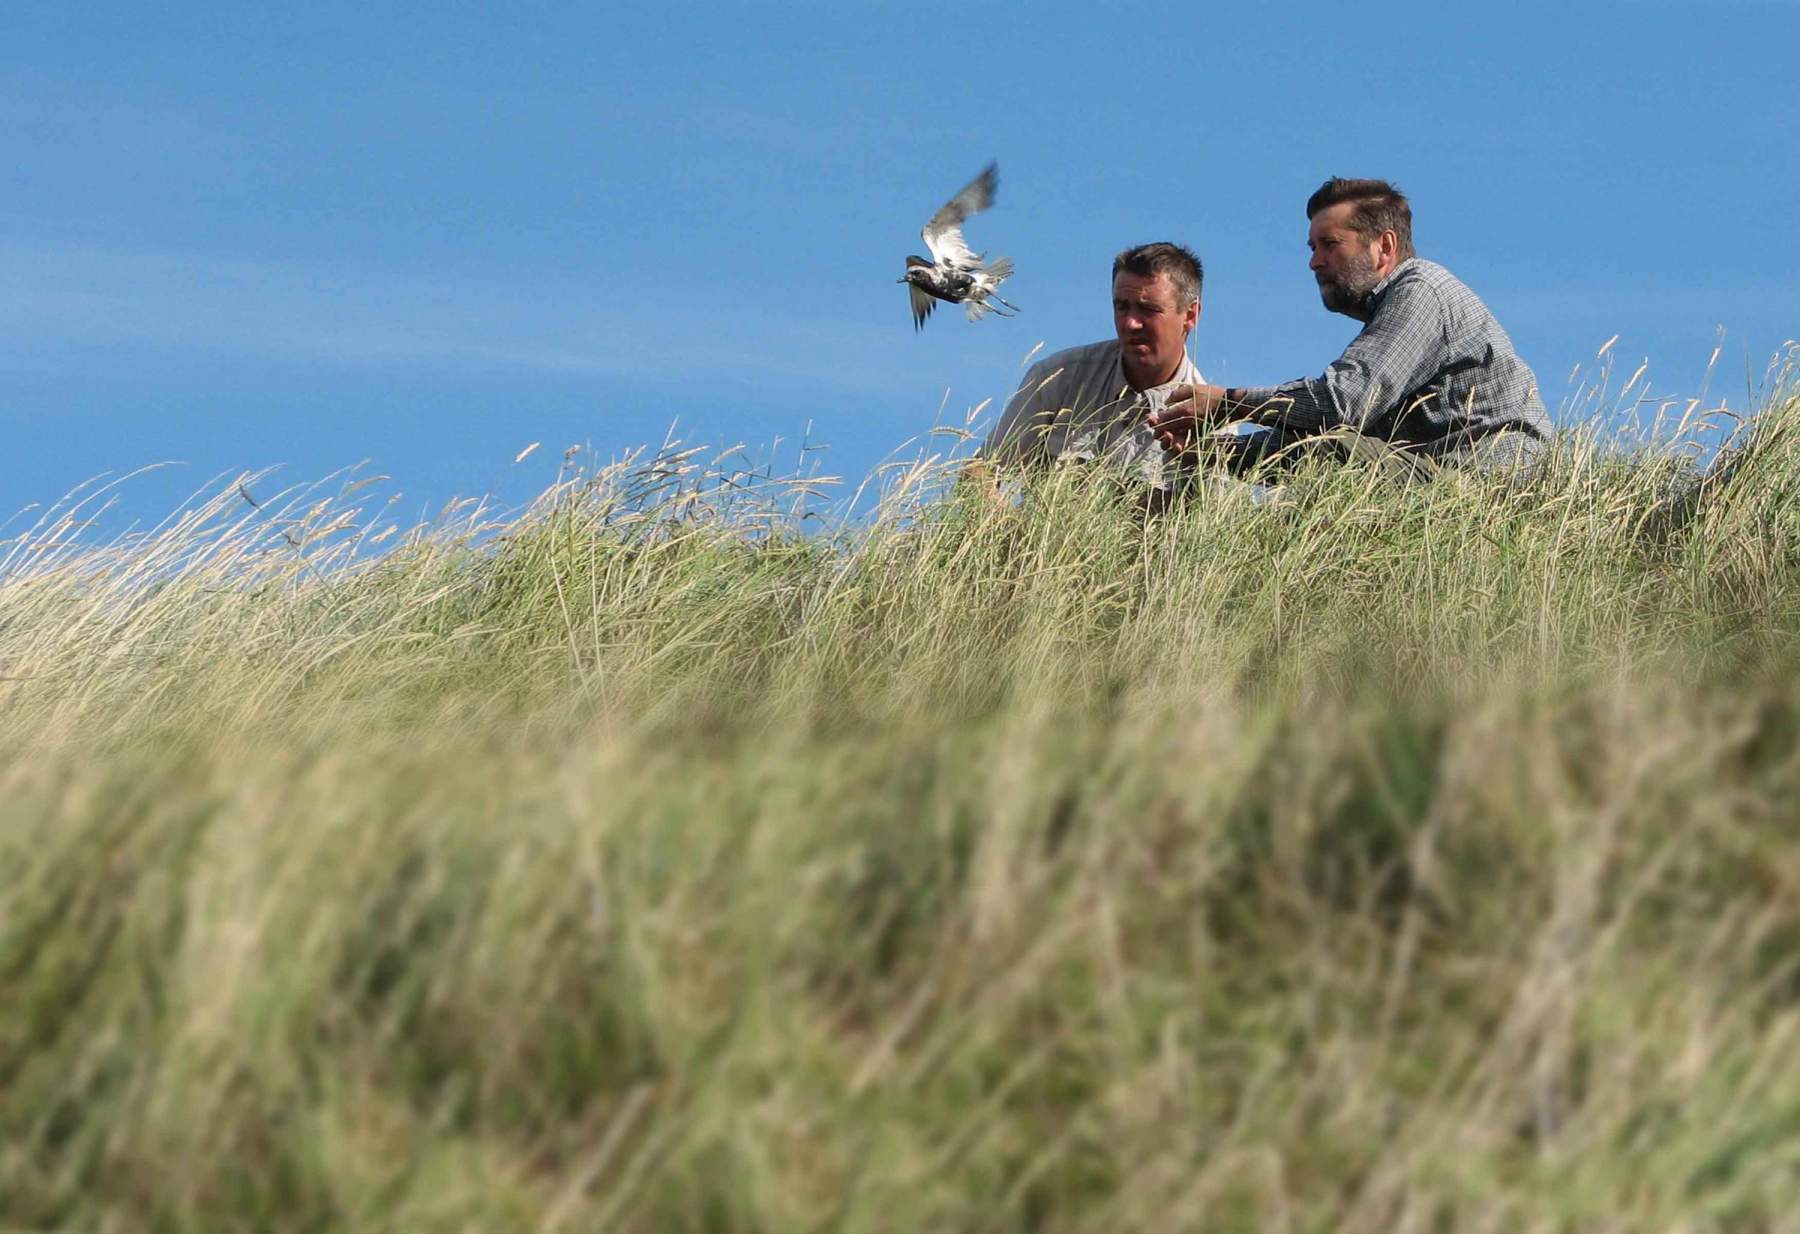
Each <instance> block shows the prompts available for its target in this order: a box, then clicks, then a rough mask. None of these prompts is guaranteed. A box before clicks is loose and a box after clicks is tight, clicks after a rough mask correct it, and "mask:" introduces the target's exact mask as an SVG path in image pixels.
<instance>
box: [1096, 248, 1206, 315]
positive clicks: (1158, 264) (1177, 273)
mask: <svg viewBox="0 0 1800 1234" xmlns="http://www.w3.org/2000/svg"><path fill="white" fill-rule="evenodd" d="M1121 271H1123V272H1124V273H1126V274H1135V275H1137V276H1138V277H1139V278H1142V279H1148V278H1155V277H1156V276H1157V275H1159V274H1166V275H1168V276H1169V281H1170V282H1171V283H1173V284H1175V301H1176V304H1177V305H1178V306H1179V307H1181V308H1186V307H1187V306H1188V305H1190V304H1192V303H1193V302H1194V301H1196V300H1198V299H1199V298H1200V283H1201V280H1202V279H1204V278H1205V277H1206V271H1204V270H1203V269H1201V267H1200V259H1199V258H1198V257H1196V256H1194V251H1193V250H1192V249H1190V248H1188V247H1187V246H1186V245H1181V244H1170V243H1169V242H1168V241H1166V240H1158V241H1157V242H1156V243H1155V244H1140V245H1138V246H1137V247H1136V248H1129V249H1126V250H1125V251H1124V252H1123V253H1120V254H1119V255H1118V256H1117V257H1115V258H1113V271H1112V272H1113V277H1114V278H1118V277H1119V274H1120V272H1121Z"/></svg>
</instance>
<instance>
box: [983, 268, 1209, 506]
mask: <svg viewBox="0 0 1800 1234" xmlns="http://www.w3.org/2000/svg"><path fill="white" fill-rule="evenodd" d="M1112 269H1113V275H1112V301H1113V331H1114V337H1113V338H1110V339H1106V340H1105V341H1103V342H1099V343H1089V344H1087V345H1086V346H1083V347H1071V348H1068V349H1067V350H1065V351H1059V352H1057V353H1055V354H1054V355H1052V356H1049V357H1047V358H1046V359H1043V360H1040V361H1039V362H1038V363H1037V364H1035V365H1033V366H1032V368H1031V371H1030V372H1028V373H1027V374H1026V375H1025V380H1024V381H1023V382H1022V383H1021V384H1020V386H1019V389H1018V392H1017V393H1015V394H1014V395H1013V396H1012V398H1011V399H1010V400H1009V401H1008V402H1007V404H1006V410H1005V411H1004V412H1002V413H1001V416H1000V420H999V423H997V424H996V425H995V426H994V429H993V431H992V432H991V433H989V434H988V439H987V444H986V445H985V446H983V447H982V450H981V457H982V458H983V459H985V460H988V461H989V462H993V463H1001V464H1005V463H1023V464H1032V463H1049V462H1056V463H1071V462H1096V461H1097V462H1100V463H1102V464H1103V465H1105V466H1108V467H1110V468H1113V469H1116V471H1117V472H1118V473H1119V474H1120V475H1121V476H1123V477H1125V478H1129V479H1135V480H1138V481H1141V482H1142V483H1144V484H1146V485H1148V486H1149V487H1150V488H1151V489H1153V490H1159V491H1161V492H1163V493H1167V492H1168V491H1170V490H1171V489H1173V488H1174V486H1175V482H1176V479H1177V476H1178V474H1179V471H1180V470H1181V469H1179V468H1178V466H1177V464H1176V462H1175V460H1173V459H1172V458H1171V457H1170V456H1169V454H1168V452H1167V451H1166V450H1165V449H1164V447H1163V444H1162V443H1161V442H1160V441H1158V439H1157V435H1156V433H1155V431H1154V430H1153V429H1152V428H1151V421H1150V417H1151V415H1152V414H1153V413H1155V412H1157V411H1159V410H1161V409H1162V408H1163V407H1164V406H1166V404H1167V402H1168V398H1169V395H1170V393H1171V392H1172V391H1174V390H1176V389H1187V388H1192V387H1196V386H1198V384H1199V383H1200V382H1201V381H1202V380H1203V379H1202V377H1201V376H1200V371H1199V370H1198V369H1197V368H1195V367H1194V362H1193V360H1191V359H1190V358H1189V357H1188V354H1187V340H1188V336H1189V335H1190V334H1192V333H1193V330H1194V326H1195V324H1196V323H1197V322H1198V321H1199V319H1200V285H1201V279H1202V277H1203V271H1202V269H1201V266H1200V259H1199V258H1197V257H1195V256H1194V254H1193V253H1192V252H1191V251H1189V250H1188V249H1186V248H1184V247H1183V246H1181V245H1179V244H1169V243H1156V244H1143V245H1139V246H1137V247H1136V248H1130V249H1126V250H1125V251H1124V252H1123V253H1120V254H1119V255H1118V256H1117V257H1115V258H1114V259H1113V267H1112Z"/></svg>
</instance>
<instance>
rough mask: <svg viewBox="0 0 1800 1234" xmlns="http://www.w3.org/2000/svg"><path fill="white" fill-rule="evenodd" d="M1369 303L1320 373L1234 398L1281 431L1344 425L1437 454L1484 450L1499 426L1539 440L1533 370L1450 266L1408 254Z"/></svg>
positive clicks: (1542, 436)
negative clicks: (1352, 334) (1363, 319)
mask: <svg viewBox="0 0 1800 1234" xmlns="http://www.w3.org/2000/svg"><path fill="white" fill-rule="evenodd" d="M1369 307H1370V309H1371V315H1370V317H1369V321H1368V324H1367V325H1366V326H1364V327H1363V330H1362V333H1361V334H1358V335H1357V336H1356V338H1355V340H1354V341H1352V342H1351V344H1350V346H1349V347H1348V348H1346V349H1345V351H1344V354H1343V355H1342V356H1341V357H1339V358H1338V359H1337V360H1336V361H1335V362H1333V363H1332V365H1331V367H1329V368H1327V369H1326V370H1325V375H1324V376H1322V377H1305V378H1301V379H1300V380H1298V381H1290V382H1286V383H1284V384H1282V385H1279V386H1265V387H1260V388H1252V389H1244V390H1239V391H1236V392H1235V394H1236V397H1237V399H1238V400H1239V401H1240V402H1241V403H1244V404H1248V405H1251V406H1255V407H1257V408H1259V410H1258V411H1257V412H1256V413H1255V415H1254V419H1256V420H1257V421H1258V422H1260V423H1262V424H1266V425H1269V426H1270V427H1272V428H1276V429H1279V430H1284V431H1285V433H1286V434H1288V435H1304V434H1311V433H1319V432H1325V431H1328V430H1330V429H1335V428H1349V429H1354V430H1356V431H1357V432H1360V433H1364V434H1366V435H1368V436H1371V437H1378V438H1381V439H1383V440H1386V441H1390V442H1393V443H1394V444H1395V445H1398V446H1403V447H1405V448H1407V449H1409V450H1412V451H1416V452H1418V453H1421V454H1425V455H1428V456H1433V457H1443V458H1445V459H1446V461H1455V456H1458V455H1463V454H1469V455H1479V454H1483V453H1486V452H1485V451H1481V450H1477V449H1476V444H1477V443H1478V442H1481V441H1482V440H1483V439H1484V438H1487V437H1491V436H1492V435H1493V434H1495V433H1499V432H1502V431H1505V430H1513V431H1515V432H1518V433H1523V434H1526V435H1527V437H1528V438H1529V439H1531V440H1530V442H1529V445H1530V446H1531V448H1530V449H1529V450H1527V451H1526V452H1525V453H1526V454H1527V455H1529V454H1535V453H1536V452H1537V450H1538V449H1541V445H1540V444H1539V443H1541V442H1542V441H1544V440H1546V439H1547V438H1548V437H1549V435H1550V419H1549V417H1548V416H1547V415H1545V414H1544V404H1543V402H1542V401H1541V400H1540V399H1539V397H1538V389H1537V379H1536V378H1535V377H1533V376H1532V373H1531V370H1530V369H1529V368H1527V367H1526V366H1525V363H1524V362H1523V361H1522V360H1520V359H1519V357H1518V355H1517V354H1516V353H1515V352H1514V351H1513V345H1512V340H1511V339H1510V338H1508V337H1507V334H1506V331H1505V330H1503V329H1501V327H1500V323H1499V322H1497V321H1495V320H1494V317H1493V314H1492V313H1489V312H1488V310H1487V306H1486V305H1484V304H1482V302H1481V301H1480V300H1479V299H1477V298H1476V296H1475V293H1474V292H1472V291H1470V290H1469V289H1468V288H1467V287H1466V286H1464V285H1463V284H1462V282H1461V281H1460V280H1459V279H1457V278H1456V276H1455V275H1453V274H1451V273H1450V272H1449V271H1448V270H1446V269H1444V267H1442V266H1440V265H1438V264H1437V263H1436V262H1430V261H1423V260H1420V259H1419V258H1417V257H1413V258H1408V259H1407V260H1406V261H1404V262H1402V263H1401V264H1400V265H1399V266H1398V267H1397V268H1396V269H1395V270H1394V272H1393V273H1392V274H1390V275H1388V276H1387V278H1385V279H1383V280H1382V281H1381V282H1380V283H1377V284H1376V285H1375V288H1374V290H1373V291H1371V292H1370V293H1369ZM1508 441H1509V443H1514V442H1516V443H1518V444H1519V445H1526V444H1527V438H1525V437H1515V438H1509V439H1508ZM1496 444H1497V443H1496ZM1506 453H1507V455H1508V456H1511V457H1516V454H1515V452H1513V451H1508V452H1506Z"/></svg>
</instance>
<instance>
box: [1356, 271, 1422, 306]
mask: <svg viewBox="0 0 1800 1234" xmlns="http://www.w3.org/2000/svg"><path fill="white" fill-rule="evenodd" d="M1417 260H1419V259H1418V258H1417V257H1408V258H1407V259H1406V260H1405V261H1403V262H1401V263H1400V264H1399V265H1397V266H1395V267H1394V268H1393V269H1392V270H1389V271H1388V274H1387V277H1386V278H1384V279H1382V280H1381V281H1380V282H1379V283H1377V284H1375V286H1373V287H1371V288H1369V294H1368V295H1366V296H1364V297H1363V307H1364V308H1366V309H1368V311H1369V315H1370V316H1374V314H1375V310H1376V309H1378V308H1380V307H1381V301H1382V298H1383V297H1384V296H1386V295H1387V290H1388V288H1389V287H1391V286H1392V285H1393V282H1394V280H1395V279H1397V278H1399V277H1400V272H1401V271H1402V270H1404V269H1406V268H1407V267H1408V266H1410V265H1412V264H1413V262H1415V261H1417Z"/></svg>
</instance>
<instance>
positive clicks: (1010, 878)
mask: <svg viewBox="0 0 1800 1234" xmlns="http://www.w3.org/2000/svg"><path fill="white" fill-rule="evenodd" d="M1743 457H1744V461H1743V462H1742V464H1741V465H1739V466H1738V467H1737V468H1736V469H1735V471H1734V473H1733V474H1732V475H1731V477H1730V480H1729V482H1728V483H1724V484H1720V485H1718V486H1716V487H1715V488H1713V489H1712V490H1711V491H1709V492H1707V493H1706V494H1705V496H1704V500H1702V501H1699V502H1686V501H1684V500H1683V499H1682V497H1681V494H1682V493H1683V492H1685V491H1687V490H1686V488H1685V487H1684V486H1686V485H1688V484H1689V483H1690V482H1691V477H1687V478H1684V475H1683V473H1682V471H1681V468H1680V465H1679V464H1678V463H1677V462H1675V461H1673V459H1672V457H1665V456H1663V455H1650V454H1632V455H1620V454H1618V453H1617V452H1614V451H1609V450H1607V449H1604V448H1602V447H1601V445H1600V444H1599V443H1598V442H1597V441H1596V440H1595V439H1594V438H1592V437H1591V436H1590V437H1582V436H1579V435H1577V436H1573V437H1571V438H1570V439H1569V440H1566V441H1565V442H1563V443H1561V444H1560V445H1559V446H1558V448H1557V450H1556V453H1555V456H1554V458H1553V459H1552V460H1551V462H1550V464H1549V465H1548V466H1547V468H1546V469H1545V471H1544V472H1543V473H1542V474H1541V475H1539V476H1537V477H1536V478H1535V479H1533V480H1531V481H1530V482H1514V483H1507V482H1501V481H1490V480H1484V479H1482V478H1479V477H1470V476H1453V477H1449V478H1447V479H1445V480H1443V481H1440V482H1437V483H1433V484H1429V485H1420V486H1414V487H1407V488H1400V487H1394V486H1392V485H1389V484H1386V483H1384V482H1383V481H1382V479H1381V478H1380V477H1379V476H1377V475H1374V474H1370V473H1366V472H1362V471H1358V470H1355V469H1343V470H1339V471H1335V472H1332V471H1326V470H1315V471H1312V472H1309V473H1306V474H1303V475H1300V476H1298V477H1295V478H1294V479H1292V480H1291V481H1290V482H1289V483H1288V484H1287V485H1286V486H1285V488H1284V492H1283V498H1282V500H1281V501H1279V502H1277V503H1274V504H1271V505H1262V506H1257V505H1251V504H1249V503H1247V502H1244V501H1242V500H1240V499H1236V498H1234V497H1232V496H1230V495H1229V494H1214V493H1209V492H1201V493H1197V494H1195V495H1194V496H1193V497H1192V498H1191V499H1190V500H1188V501H1187V502H1185V503H1183V504H1181V505H1180V506H1178V507H1177V508H1176V509H1175V510H1173V511H1171V512H1169V513H1168V514H1165V515H1163V516H1159V517H1154V518H1145V517H1144V516H1142V515H1141V514H1139V513H1137V512H1136V511H1135V510H1134V508H1133V507H1132V505H1131V503H1130V502H1129V501H1128V500H1126V499H1124V498H1123V497H1122V496H1121V494H1119V493H1118V492H1116V491H1115V490H1114V489H1112V488H1111V487H1110V486H1109V485H1107V484H1106V483H1105V482H1104V481H1101V480H1099V479H1097V478H1096V477H1094V476H1091V475H1082V474H1065V475H1053V476H1047V477H1041V478H1039V479H1037V480H1035V481H1033V482H1032V483H1030V484H1028V485H1026V486H1025V487H1024V488H1023V489H1022V490H1019V491H1016V492H1013V493H1011V494H1009V495H1008V497H1007V498H1006V499H1004V500H993V499H991V498H990V496H989V495H988V494H987V493H986V491H985V490H984V489H981V488H979V487H978V486H973V485H964V486H960V487H958V486H956V485H954V484H953V483H951V482H949V474H950V473H949V469H948V468H947V467H946V466H944V465H939V464H933V463H929V462H927V463H921V464H919V465H917V466H912V467H906V468H898V469H895V470H893V471H892V472H890V473H888V474H887V475H886V476H884V477H883V478H882V479H881V480H880V481H879V486H880V487H881V490H882V491H881V494H880V500H879V502H878V504H877V507H876V509H875V511H874V513H873V514H872V515H871V516H870V517H869V518H867V519H864V520H858V521H855V522H845V523H839V524H836V525H833V526H828V527H826V528H825V529H823V530H815V529H814V528H813V526H812V522H811V521H810V520H808V519H806V518H804V517H803V514H804V511H805V510H807V509H810V508H816V506H814V505H809V504H808V502H807V501H806V500H805V499H806V498H807V494H806V493H805V492H797V491H796V487H795V484H794V483H783V482H781V481H779V480H778V479H775V478H773V477H771V476H769V475H768V474H766V473H762V474H758V473H755V472H752V471H749V470H746V469H742V468H737V469H734V468H733V465H732V464H731V463H730V462H729V461H727V462H725V463H723V464H721V465H719V466H711V465H709V464H710V463H711V462H712V460H710V459H709V458H708V457H707V456H704V455H701V454H698V453H695V452H685V453H684V452H681V451H675V450H670V451H664V452H663V453H661V454H658V455H654V456H641V457H637V458H633V459H628V460H626V461H624V462H622V463H620V464H618V465H615V466H613V467H610V468H607V469H604V470H601V471H599V472H598V473H593V474H580V475H571V476H565V477H564V478H563V479H562V480H560V481H559V482H558V484H557V485H556V486H555V487H553V488H552V489H551V490H550V491H549V492H547V493H545V494H544V495H543V497H542V498H541V499H540V500H539V501H538V502H537V503H536V504H535V505H534V506H533V507H532V508H531V509H530V510H529V511H527V512H526V513H524V514H523V515H522V516H520V517H516V518H512V519H508V520H505V521H501V522H495V521H490V520H489V519H488V518H487V516H486V515H485V514H484V513H483V512H481V511H480V510H470V509H464V510H460V511H454V510H453V511H449V512H447V513H446V515H445V517H444V518H442V519H441V520H439V521H438V522H437V523H435V524H433V525H431V526H428V527H424V528H418V529H414V530H413V531H410V532H407V533H405V534H399V533H392V534H389V533H388V530H387V529H388V527H389V526H390V525H389V524H387V523H385V522H384V521H383V516H382V511H381V510H380V509H379V508H377V507H375V506H374V505H373V504H372V503H373V502H374V501H375V500H376V498H375V497H374V496H373V492H374V490H373V489H364V490H360V491H354V486H353V485H345V486H344V491H342V492H340V493H334V494H332V495H330V496H327V495H325V494H323V493H318V492H309V493H296V494H290V495H288V496H286V497H284V498H277V499H269V500H264V499H262V498H260V497H256V496H255V493H256V490H257V488H259V487H260V485H259V484H258V483H257V482H255V481H248V482H246V483H245V484H244V485H243V486H242V487H241V488H240V486H239V485H238V484H232V485H229V486H226V487H225V488H224V489H223V490H222V491H221V492H220V493H218V494H217V496H216V497H214V498H212V499H209V500H203V501H200V502H197V503H195V504H193V505H191V506H190V507H188V508H186V509H185V510H184V511H183V512H181V513H180V514H178V515H177V516H175V517H174V518H172V519H171V521H170V522H169V523H167V524H166V525H165V526H163V527H162V528H159V529H157V530H155V531H153V532H151V533H148V534H144V535H140V536H135V537H132V538H129V539H125V540H121V541H117V542H114V543H112V544H107V545H99V546H87V545H85V544H84V543H83V542H82V541H81V539H80V534H79V524H80V523H81V521H82V518H83V517H84V515H83V512H82V510H80V509H63V510H60V511H57V512H53V513H52V514H51V515H49V516H46V518H45V519H44V520H43V521H42V522H40V523H39V524H38V525H37V526H36V527H35V528H33V529H30V530H28V531H24V532H20V533H19V534H18V535H16V536H15V537H14V539H13V540H12V541H11V543H10V545H9V546H8V548H7V550H6V551H7V553H8V555H7V556H6V558H5V560H4V563H3V564H0V817H3V819H4V826H0V876H3V881H0V1222H4V1223H7V1224H10V1225H12V1226H16V1227H20V1228H29V1229H63V1228H67V1229H83V1230H118V1231H125V1230H169V1231H176V1230H207V1231H217V1230H236V1229H242V1230H294V1231H300V1230H322V1229H336V1228H345V1229H395V1230H415V1229H432V1230H437V1229H468V1230H514V1229H517V1230H600V1229H605V1230H627V1231H633V1230H642V1231H677V1230H691V1231H726V1230H746V1231H747V1230H769V1231H777V1230H779V1231H788V1230H809V1229H816V1230H850V1231H888V1230H893V1231H915V1230H927V1229H929V1230H971V1231H973V1230H1027V1229H1029V1230H1044V1231H1063V1230H1107V1231H1119V1230H1189V1229H1192V1230H1208V1231H1235V1230H1242V1231H1272V1230H1290V1231H1312V1230H1319V1231H1324V1230H1343V1231H1370V1232H1375V1231H1384V1232H1385V1231H1426V1230H1430V1231H1438V1230H1459V1231H1460V1230H1494V1231H1508V1232H1513V1231H1523V1230H1545V1231H1548V1230H1568V1231H1584V1232H1586V1231H1600V1230H1618V1231H1646V1230H1658V1231H1665V1230H1666V1231H1676V1230H1683V1231H1687V1230H1691V1231H1701V1230H1745V1231H1752V1230H1755V1231H1776V1230H1789V1231H1791V1230H1797V1229H1800V1217H1797V1216H1796V1214H1800V845H1797V844H1796V841H1795V836H1794V831H1793V818H1794V805H1793V803H1794V802H1795V801H1796V800H1797V799H1800V797H1797V794H1800V745H1797V743H1796V739H1795V738H1796V733H1800V707H1797V705H1796V703H1795V701H1794V697H1795V696H1794V689H1795V685H1796V683H1797V681H1800V654H1797V644H1796V641H1795V637H1796V634H1800V570H1797V566H1800V491H1796V489H1795V486H1794V479H1793V477H1795V476H1796V475H1800V400H1797V399H1795V398H1793V397H1787V396H1784V397H1783V398H1780V399H1778V400H1777V401H1776V403H1775V404H1774V405H1772V406H1771V407H1769V408H1768V409H1767V410H1766V411H1765V412H1764V414H1763V415H1762V417H1761V418H1760V420H1759V421H1758V424H1757V428H1756V432H1755V434H1754V438H1753V441H1752V444H1751V446H1750V448H1749V449H1748V450H1747V452H1746V453H1745V455H1744V456H1743ZM796 483H797V482H796ZM797 499H798V501H797ZM253 500H254V501H258V502H260V503H261V504H260V505H253V504H252V501H253ZM384 536H386V538H385V539H383V540H381V542H380V543H379V544H376V543H375V542H376V541H377V540H378V538H381V537H384Z"/></svg>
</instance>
